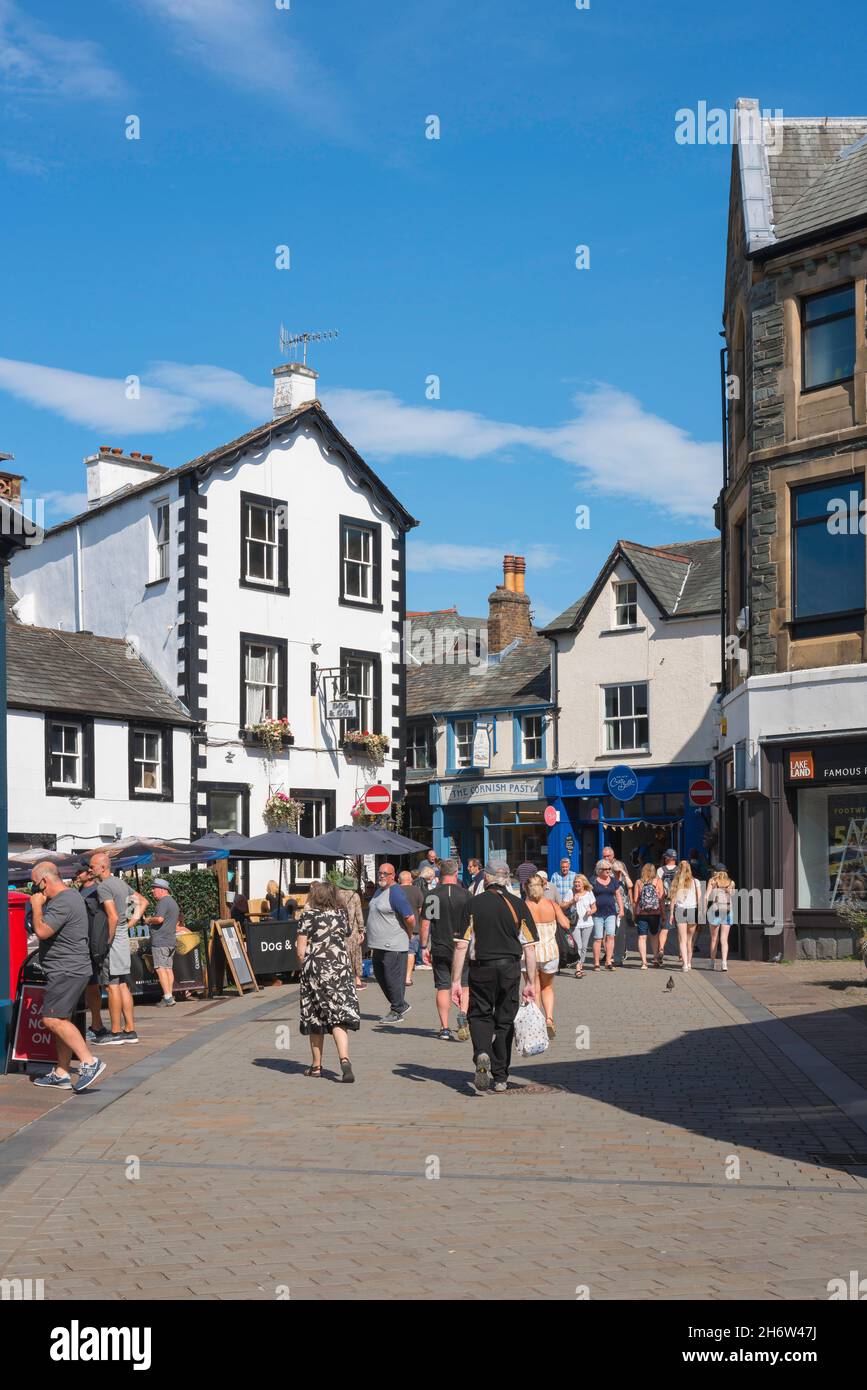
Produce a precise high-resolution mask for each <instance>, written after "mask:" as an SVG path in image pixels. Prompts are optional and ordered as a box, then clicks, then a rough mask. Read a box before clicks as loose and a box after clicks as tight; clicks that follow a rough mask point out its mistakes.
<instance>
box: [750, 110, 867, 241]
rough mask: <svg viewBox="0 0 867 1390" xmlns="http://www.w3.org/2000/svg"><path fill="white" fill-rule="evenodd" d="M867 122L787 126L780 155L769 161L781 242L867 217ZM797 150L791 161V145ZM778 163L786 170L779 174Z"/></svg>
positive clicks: (775, 228)
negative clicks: (830, 125)
mask: <svg viewBox="0 0 867 1390" xmlns="http://www.w3.org/2000/svg"><path fill="white" fill-rule="evenodd" d="M865 136H867V120H864V121H859V122H857V123H854V122H846V124H845V125H843V126H839V127H836V128H833V129H830V130H829V129H828V128H827V127H821V126H820V127H819V128H815V127H813V126H812V123H810V124H809V125H808V126H806V127H805V128H801V127H799V125H798V123H797V122H791V123H789V124H788V125H787V124H785V123H784V126H783V145H782V150H781V152H780V154H779V155H776V156H774V157H773V158H771V159H769V160H768V167H769V171H770V175H771V196H772V202H773V220H774V231H775V233H776V236H777V240H778V241H788V240H789V239H790V238H792V237H800V236H805V235H807V234H809V233H811V232H819V231H821V230H823V229H824V228H825V227H829V226H833V225H835V224H836V223H838V222H848V221H850V220H852V219H856V218H859V217H867V140H865ZM790 142H791V143H794V144H795V147H796V148H795V151H794V152H793V154H792V156H790V157H789V159H788V163H786V156H787V146H788V145H789V143H790ZM779 160H782V161H784V165H785V167H784V168H782V169H780V170H779V171H777V170H776V168H775V165H776V164H777V162H778V161H779Z"/></svg>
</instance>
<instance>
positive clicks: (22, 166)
mask: <svg viewBox="0 0 867 1390" xmlns="http://www.w3.org/2000/svg"><path fill="white" fill-rule="evenodd" d="M0 160H2V161H3V163H4V164H5V165H6V168H7V169H9V170H10V171H11V172H12V173H13V174H28V175H30V176H31V177H33V178H37V179H41V178H44V177H45V175H46V174H47V173H48V172H49V170H50V169H51V168H52V167H53V166H52V165H50V164H49V163H48V162H47V160H44V159H40V157H39V155H36V154H25V153H24V152H23V151H21V150H0Z"/></svg>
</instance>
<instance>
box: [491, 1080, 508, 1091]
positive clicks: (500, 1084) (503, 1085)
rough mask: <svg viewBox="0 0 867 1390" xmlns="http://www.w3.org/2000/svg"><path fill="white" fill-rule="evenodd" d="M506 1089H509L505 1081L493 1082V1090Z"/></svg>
mask: <svg viewBox="0 0 867 1390" xmlns="http://www.w3.org/2000/svg"><path fill="white" fill-rule="evenodd" d="M508 1089H509V1084H508V1082H507V1081H495V1082H494V1090H495V1091H508Z"/></svg>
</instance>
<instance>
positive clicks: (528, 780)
mask: <svg viewBox="0 0 867 1390" xmlns="http://www.w3.org/2000/svg"><path fill="white" fill-rule="evenodd" d="M542 783H543V778H541V777H502V778H494V777H485V778H483V779H482V780H481V781H478V782H445V783H443V782H440V783H438V784H435V787H436V790H437V791H438V792H439V803H438V804H439V805H440V806H474V805H480V804H481V803H482V802H484V801H539V800H541V798H542V796H543V789H542ZM434 804H437V803H434Z"/></svg>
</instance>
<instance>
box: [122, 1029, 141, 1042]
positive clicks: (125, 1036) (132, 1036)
mask: <svg viewBox="0 0 867 1390" xmlns="http://www.w3.org/2000/svg"><path fill="white" fill-rule="evenodd" d="M120 1040H121V1042H125V1043H136V1042H141V1038H140V1037H139V1035H138V1033H136V1031H135V1029H133V1030H132V1031H131V1032H129V1033H128V1032H127V1031H126V1029H125V1028H124V1030H123V1032H122V1033H121V1035H120Z"/></svg>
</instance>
